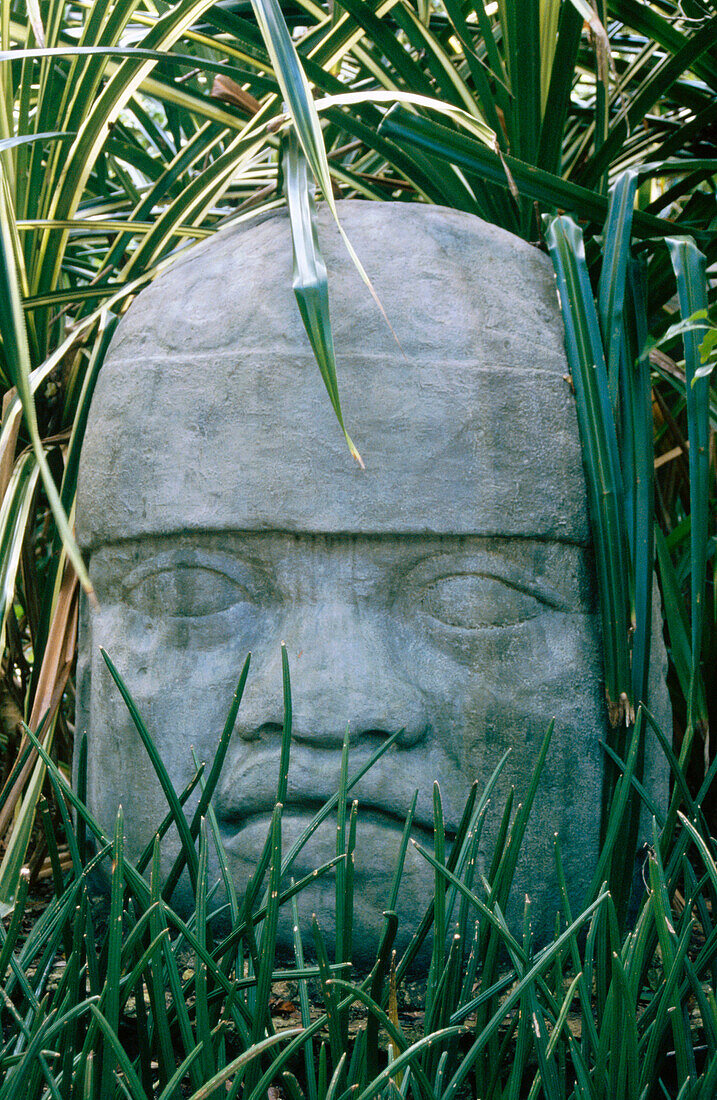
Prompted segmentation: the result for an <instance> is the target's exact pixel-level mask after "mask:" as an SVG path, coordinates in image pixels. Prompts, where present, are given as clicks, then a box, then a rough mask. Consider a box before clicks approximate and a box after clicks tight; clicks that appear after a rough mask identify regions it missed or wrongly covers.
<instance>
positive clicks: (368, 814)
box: [217, 795, 456, 842]
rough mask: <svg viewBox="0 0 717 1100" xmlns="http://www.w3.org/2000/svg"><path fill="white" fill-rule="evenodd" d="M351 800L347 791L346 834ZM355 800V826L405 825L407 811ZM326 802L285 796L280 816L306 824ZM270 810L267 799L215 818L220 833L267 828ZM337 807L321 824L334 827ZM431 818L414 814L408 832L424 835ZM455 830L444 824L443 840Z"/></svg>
mask: <svg viewBox="0 0 717 1100" xmlns="http://www.w3.org/2000/svg"><path fill="white" fill-rule="evenodd" d="M353 801H354V800H353V799H352V798H351V796H350V795H349V797H348V799H347V801H346V835H347V836H348V827H349V815H350V810H351V804H352V802H353ZM355 801H357V802H358V826H359V828H360V826H361V824H369V823H370V824H371V825H374V826H375V825H382V826H384V827H385V826H386V825H387V824H388V825H389V826H390V827H391V828H392V829H393V830H394V831H395V830H396V829H398V830H403V829H404V828H405V825H406V819H407V816H408V815H407V814H405V813H403V812H402V810H399V809H397V808H394V807H391V806H384V805H380V804H376V803H373V802H371V801H369V800H365V799H362V798H357V799H356V800H355ZM325 805H326V802H325V800H323V799H321V798H312V797H310V796H309V797H306V798H301V799H293V800H292V799H287V801H286V802H285V803H284V805H283V811H282V820H283V819H288V818H291V819H292V820H293V821H296V819H297V818H304V819H305V820H306V824H307V825H308V824H309V823H310V822H311V820H312V819H313V818H314V817H315V816H316V815H317V814H318V813H319V811H320V810H321V809H322V808H323V807H324V806H325ZM273 811H274V804H272V803H269V802H267V803H266V805H264V806H262V807H257V808H252V809H251V810H250V811H249V812H241V811H239V810H237V811H236V812H235V813H224V814H222V815H221V816H220V815H217V821H218V824H219V828H220V831H221V832H222V834H223V835H225V836H227V835H231V836H233V835H236V834H237V833H240V832H242V831H243V830H244V829H248V828H250V827H252V826H256V825H258V824H260V823H261V822H264V823H265V825H266V827H267V830H268V828H269V825H270V822H271V817H272V814H273ZM336 812H337V807H334V808H333V809H332V810H331V811H330V813H329V814H328V815H327V817H326V818H325V821H323V822H322V823H321V826H319V827H320V828H321V827H325V825H326V823H328V824H329V826H331V827H332V828H333V827H335V822H336ZM433 830H434V826H433V822H432V821H427V820H425V819H419V817H418V815H415V816H414V818H413V821H412V823H411V833H412V834H415V833H421V834H424V837H425V836H432V835H433ZM455 836H456V833H455V830H454V829H452V828H450V827H446V828H445V837H446V840H447V841H449V842H452V841H453V840H454V839H455Z"/></svg>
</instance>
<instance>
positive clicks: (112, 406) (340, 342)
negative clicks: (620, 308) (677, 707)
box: [78, 203, 664, 943]
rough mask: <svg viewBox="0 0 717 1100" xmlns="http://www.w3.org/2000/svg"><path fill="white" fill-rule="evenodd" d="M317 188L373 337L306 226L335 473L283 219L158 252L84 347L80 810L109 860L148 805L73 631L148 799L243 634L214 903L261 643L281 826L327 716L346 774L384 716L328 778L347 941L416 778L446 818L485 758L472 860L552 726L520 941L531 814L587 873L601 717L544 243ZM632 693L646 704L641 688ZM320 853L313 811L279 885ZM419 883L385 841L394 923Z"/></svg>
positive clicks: (326, 834)
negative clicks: (359, 266) (363, 278)
mask: <svg viewBox="0 0 717 1100" xmlns="http://www.w3.org/2000/svg"><path fill="white" fill-rule="evenodd" d="M342 205H343V207H344V209H343V211H342V215H343V219H344V222H345V224H346V227H347V229H348V232H349V235H350V237H351V239H352V241H353V243H354V244H355V246H356V248H357V250H358V252H359V254H360V255H361V256H362V258H363V260H364V262H365V266H366V268H367V269H368V270H369V272H370V273H371V276H372V278H373V279H374V282H375V285H376V287H377V290H378V292H379V295H380V296H381V299H382V301H383V302H384V304H385V307H386V309H387V311H388V313H389V316H390V317H391V321H392V323H393V325H394V328H395V329H396V331H397V333H398V337H399V339H400V341H401V345H402V348H403V353H404V354H402V353H401V351H400V350H399V349H398V347H397V346H396V344H395V342H394V340H393V337H392V336H391V334H390V332H388V330H387V329H386V328H385V326H384V323H383V321H382V320H381V318H380V316H379V315H377V313H376V310H375V306H374V305H373V303H372V301H371V299H370V297H369V296H368V294H367V293H366V292H364V290H363V288H362V287H361V284H360V283H359V282H358V280H357V277H356V276H355V273H354V272H353V270H352V268H351V264H350V261H349V260H348V258H345V257H344V255H343V253H342V251H341V246H340V244H339V242H338V241H337V239H336V238H335V236H334V234H333V233H332V232H331V227H330V226H329V224H328V221H327V219H326V217H325V216H323V215H322V227H323V229H322V242H323V246H324V250H325V255H326V259H327V265H328V267H329V272H330V286H331V294H332V309H333V317H334V324H335V329H336V342H337V351H338V358H339V365H340V371H341V374H340V381H341V386H342V396H343V401H344V408H345V414H346V418H347V421H348V423H349V424H350V425H351V428H352V434H353V435H354V438H355V439H356V442H357V444H358V446H359V449H360V450H361V451H362V453H363V455H364V457H365V460H366V467H367V468H366V470H365V471H361V470H360V469H359V468H358V467H357V466H356V465H355V464H354V463H353V462H352V460H351V459H350V457H349V455H348V452H347V451H346V448H345V445H344V443H343V440H342V438H341V436H340V432H339V430H338V428H337V426H336V424H335V421H334V420H333V414H332V412H331V409H330V406H329V402H328V399H327V397H326V395H325V392H324V391H323V384H322V382H321V379H320V376H319V373H318V370H317V368H316V366H315V364H314V362H313V360H312V355H311V351H310V349H309V347H308V344H307V341H306V338H305V336H304V334H303V332H302V329H301V322H300V320H299V318H298V312H297V310H296V307H295V305H294V302H293V298H292V294H291V283H290V273H291V246H290V239H289V230H288V224H287V221H286V219H285V217H284V216H281V215H279V216H274V217H271V218H269V219H267V220H265V221H264V222H262V223H260V224H259V225H258V226H255V227H253V228H251V229H249V230H232V231H229V232H228V233H225V234H223V235H221V236H220V237H219V238H218V239H217V240H215V241H214V242H212V243H211V244H210V245H208V246H207V247H205V248H204V249H202V250H197V251H196V252H194V253H193V254H192V257H191V258H188V259H187V260H186V261H182V262H180V263H179V264H177V265H176V266H175V267H174V268H173V269H172V271H170V273H169V274H168V275H166V276H164V277H162V278H160V279H159V280H157V282H156V283H155V284H154V286H153V287H152V288H151V289H149V290H148V291H146V292H144V293H143V294H142V295H141V296H140V298H139V299H138V300H137V302H136V303H135V304H134V305H133V307H132V309H131V311H130V312H129V314H128V316H127V318H126V319H125V320H124V322H123V323H122V325H121V327H120V329H119V331H118V334H117V336H116V337H115V340H114V343H113V347H112V349H111V351H110V353H109V356H108V359H107V361H106V364H105V366H104V368H103V371H102V374H101V377H100V380H99V383H98V387H97V392H96V395H95V399H94V403H93V407H92V413H91V418H90V424H89V426H88V434H87V441H86V445H85V449H84V452H83V466H82V469H81V473H80V488H79V505H78V530H79V535H80V538H81V541H82V543H83V545H84V547H85V548H86V550H87V551H88V553H89V558H90V571H91V576H92V579H93V582H94V584H95V587H96V591H97V596H98V599H99V602H100V610H99V611H96V612H94V613H92V614H90V612H89V609H87V608H85V613H84V618H83V622H82V627H81V649H82V657H81V667H80V675H79V677H78V680H79V692H78V728H79V729H80V730H81V729H82V728H86V729H87V730H88V731H89V740H90V754H89V800H90V804H91V805H92V806H93V808H94V809H95V810H96V812H97V813H98V815H99V816H100V818H101V819H103V820H104V821H105V822H109V821H111V820H112V818H113V817H114V814H115V812H116V807H117V804H118V803H119V802H122V803H123V805H124V808H125V818H126V823H127V833H128V844H129V847H130V849H131V850H138V849H139V848H140V847H141V846H143V844H144V843H145V842H146V840H147V839H148V837H149V836H150V835H151V832H152V829H153V826H155V825H156V823H157V822H158V821H159V820H160V819H161V818H162V817H163V815H164V813H165V812H166V809H165V807H164V804H163V799H162V796H161V792H160V791H159V789H158V785H157V783H156V781H155V779H154V778H153V774H152V772H151V768H150V766H149V762H148V761H147V760H146V759H145V756H144V750H143V749H142V747H141V745H140V743H139V741H138V738H137V736H136V734H135V732H134V730H133V727H132V723H131V720H130V718H129V716H128V714H127V712H126V710H125V707H124V704H123V703H122V700H121V699H120V698H119V695H118V693H117V692H116V690H115V689H114V687H113V686H112V684H111V681H110V678H109V675H108V673H107V671H106V669H105V667H104V663H103V661H102V659H101V656H100V654H99V646H100V645H101V646H104V647H105V649H107V651H108V652H109V653H110V655H111V657H112V659H113V661H114V662H115V664H116V665H117V667H118V669H119V671H120V673H121V674H122V676H123V677H124V678H125V679H126V682H127V684H128V686H129V688H130V691H131V692H132V695H133V697H134V699H135V701H136V703H137V705H138V707H139V709H140V712H141V713H142V714H143V716H144V718H145V721H146V723H147V725H148V727H149V728H150V730H151V731H152V733H153V735H154V737H155V739H156V742H157V744H158V747H159V749H160V752H161V753H162V755H163V758H164V759H165V761H166V762H167V764H168V767H169V769H170V773H171V774H172V777H173V779H174V781H175V784H176V785H177V787H179V788H181V787H182V786H183V785H184V784H185V783H186V782H187V780H188V779H189V777H190V775H191V773H192V763H191V756H190V746H194V748H195V750H196V753H197V755H198V757H199V758H200V759H201V760H207V761H210V760H211V758H212V755H213V752H214V747H215V744H216V741H217V738H218V736H219V733H220V731H221V728H222V726H223V723H224V719H225V716H226V713H227V711H228V708H229V705H230V702H231V698H232V694H233V691H234V688H235V686H236V681H237V678H238V674H239V671H240V668H241V665H242V662H243V659H244V657H245V655H246V653H247V652H248V651H251V653H252V668H251V672H250V676H249V681H248V684H247V689H246V693H245V698H244V702H243V704H242V707H241V709H240V712H239V719H238V724H237V728H236V732H235V735H234V739H233V742H232V745H231V747H230V750H229V755H228V759H227V764H226V768H225V773H224V775H223V777H222V780H221V782H220V787H219V789H218V794H217V798H216V805H215V808H216V813H217V818H218V821H219V824H220V827H221V830H222V833H223V836H224V839H225V843H226V848H227V853H228V856H229V861H230V866H231V870H232V873H233V876H234V879H235V882H236V885H237V888H238V889H239V890H240V891H241V888H242V886H243V884H244V883H245V882H246V880H247V877H248V875H249V874H250V873H251V870H252V869H253V865H254V862H255V860H256V859H257V857H258V855H259V853H260V851H261V849H262V846H263V843H264V840H265V837H266V832H267V828H268V824H269V819H270V815H271V810H272V807H273V802H274V798H275V792H276V788H277V782H278V769H279V746H280V740H281V723H282V717H283V712H282V699H281V660H280V643H281V641H282V640H284V641H285V642H286V644H287V646H288V651H289V656H290V662H291V669H292V687H293V707H294V720H293V744H292V750H291V752H292V760H291V768H290V773H289V794H288V799H287V806H286V809H285V813H284V818H283V821H284V838H285V842H286V843H287V845H288V844H289V843H291V842H292V841H293V840H294V839H295V837H296V836H297V835H298V833H299V832H301V830H302V829H303V828H304V827H305V825H306V824H307V823H308V821H309V820H310V818H311V817H312V816H313V814H314V812H315V811H316V809H317V808H318V807H319V806H320V805H321V804H322V803H323V802H324V801H325V800H326V799H327V798H328V797H329V796H330V795H331V794H332V793H333V792H334V791H335V790H336V788H337V786H338V776H339V766H340V755H341V743H342V740H343V736H344V732H345V730H346V727H347V725H348V726H349V728H350V731H351V744H352V752H351V766H352V770H356V769H357V768H358V766H359V765H360V764H361V763H362V762H363V761H364V760H365V759H366V758H367V757H368V755H370V754H371V753H372V752H373V751H374V750H375V748H376V747H377V746H378V745H379V744H380V743H381V742H382V741H383V740H384V739H385V738H386V737H387V736H388V735H389V734H390V733H392V732H394V731H395V730H397V729H404V731H405V732H404V733H403V734H402V735H401V737H400V739H399V743H398V745H397V746H396V747H394V748H393V749H392V750H391V751H390V752H389V753H388V754H387V755H385V756H384V757H382V759H381V761H380V762H379V764H378V765H377V766H376V767H375V768H374V769H373V770H372V771H371V772H370V773H369V774H368V776H367V777H366V779H365V780H364V781H362V783H361V785H360V787H359V788H357V797H358V799H359V805H360V809H359V825H358V842H357V848H356V852H357V855H356V900H355V906H356V913H355V917H356V933H355V934H356V940H357V942H359V943H360V942H361V941H362V938H363V940H364V941H365V942H366V943H368V942H370V940H371V937H372V935H373V934H374V931H375V929H376V927H377V926H378V925H379V923H380V919H381V918H380V914H381V911H382V910H383V909H384V908H385V907H386V905H387V903H388V896H389V892H390V884H391V879H392V875H393V870H394V866H395V860H396V857H397V853H398V845H399V841H400V836H401V832H402V826H403V820H404V818H405V815H406V812H407V810H408V808H409V805H410V803H411V800H412V797H413V794H414V791H415V790H416V789H417V790H418V791H419V795H418V808H417V814H416V823H417V827H416V838H417V839H418V840H419V841H420V842H423V843H428V844H430V843H431V840H430V831H429V830H430V829H431V823H432V815H433V784H434V781H436V780H438V782H439V784H440V790H441V795H442V799H443V805H444V813H445V819H446V825H447V829H448V831H449V833H450V832H451V831H452V830H454V829H455V827H456V824H457V820H458V818H459V816H460V812H461V809H462V806H463V803H464V800H465V797H466V795H467V793H468V789H469V786H470V784H471V782H472V781H473V780H474V779H478V780H479V781H481V782H483V783H484V782H486V781H487V779H488V777H489V776H490V774H491V773H492V771H493V769H494V768H495V766H496V764H497V763H498V761H499V759H500V758H501V757H502V755H503V753H504V752H505V750H506V749H507V748H510V749H511V750H512V754H511V758H510V760H509V762H508V764H507V766H506V769H505V772H504V776H503V779H502V780H501V783H500V784H499V788H498V792H499V793H498V794H497V795H496V797H495V800H494V803H495V804H496V805H497V807H498V808H497V809H496V810H495V812H494V813H493V815H492V816H491V817H489V821H488V824H487V825H486V829H485V834H484V835H485V838H486V839H485V844H484V848H485V850H486V851H489V850H490V842H491V837H494V835H495V830H496V828H497V824H498V821H499V816H500V810H501V808H502V806H501V801H502V800H501V794H502V795H505V793H506V791H507V789H508V787H509V785H510V784H514V785H515V786H516V788H517V794H518V797H520V795H522V793H523V792H524V790H525V788H526V786H527V783H528V779H529V776H530V774H531V771H532V768H533V765H534V761H535V755H536V753H537V750H538V748H539V745H540V742H541V740H542V737H543V735H544V733H545V730H546V729H547V726H548V723H549V721H550V719H551V718H552V717H553V716H555V718H556V732H555V738H554V742H553V747H552V751H551V756H550V760H549V763H548V766H547V769H546V775H545V781H544V783H543V786H542V789H541V795H540V796H539V798H538V801H537V804H536V808H535V812H534V816H533V824H532V826H531V828H530V829H529V835H528V838H527V842H526V855H525V858H524V860H523V861H522V862H521V865H520V866H519V870H518V874H517V883H518V886H517V892H518V893H522V892H525V891H527V892H529V893H530V895H531V899H532V901H533V911H534V913H536V922H535V923H536V925H537V927H538V930H540V928H543V929H545V930H549V929H550V928H551V926H552V923H553V919H554V909H553V908H552V902H553V901H554V900H555V896H556V894H555V883H554V874H553V856H552V839H553V833H554V832H558V834H559V836H560V841H561V847H562V852H563V856H564V860H565V864H566V867H567V873H568V877H569V881H570V882H571V886H572V888H573V893H574V895H575V897H576V898H578V899H580V895H581V892H582V890H583V889H584V887H585V886H586V884H587V883H588V881H589V879H590V877H591V874H592V870H593V866H594V859H595V855H596V846H597V833H598V820H599V802H600V784H601V779H602V761H601V752H600V749H599V745H598V741H599V739H600V738H602V737H603V736H604V733H605V722H606V714H605V704H604V700H603V692H602V686H601V659H602V658H601V650H600V639H599V625H598V619H597V614H596V610H597V609H596V597H595V590H594V580H593V572H592V562H591V551H590V549H589V535H588V523H587V514H586V500H585V486H584V481H583V474H582V467H581V459H580V447H579V440H578V431H577V423H576V418H575V411H574V406H573V398H572V394H571V391H570V388H569V386H568V384H567V382H566V380H565V378H564V376H565V375H566V374H567V368H566V364H565V360H564V354H563V349H562V329H561V324H560V320H559V314H558V307H557V303H556V302H555V293H554V287H553V281H552V275H551V272H550V268H549V265H548V262H547V260H546V259H545V257H543V256H541V255H540V254H538V253H537V252H536V251H535V250H533V249H531V248H529V247H528V246H527V245H524V244H523V243H522V242H520V241H517V240H515V239H514V238H512V237H510V236H509V235H508V234H505V233H503V232H502V231H499V230H496V229H492V228H489V227H488V226H485V225H484V224H483V223H481V222H480V221H478V220H477V219H475V218H471V217H469V216H468V215H464V214H456V213H450V212H447V211H443V210H440V209H436V208H426V207H413V206H403V205H402V206H378V205H377V204H370V203H349V204H342ZM387 241H391V242H392V248H391V254H390V255H388V256H387V255H386V251H387V250H386V242H387ZM655 682H656V684H659V677H658V678H657V679H656V680H655ZM658 695H659V698H658V700H657V705H658V708H659V707H660V706H662V705H663V703H664V685H662V687H661V688H659V690H658ZM648 782H649V770H648ZM334 850H335V822H328V823H327V825H326V827H325V828H324V830H323V831H320V832H319V834H317V837H316V838H315V840H314V841H313V842H312V844H311V845H310V846H309V847H308V848H307V849H306V850H305V852H304V853H303V854H302V855H301V856H300V858H299V860H298V862H297V864H296V865H295V867H294V870H293V874H294V876H295V877H297V878H298V877H300V876H301V875H302V874H305V873H307V872H308V871H309V870H310V869H311V868H312V867H313V866H315V865H316V864H317V863H319V862H323V861H324V860H327V859H330V858H331V856H332V855H333V854H334ZM432 878H433V872H432V871H431V869H430V868H429V867H428V866H427V865H426V864H425V863H423V861H422V860H421V859H420V857H419V856H418V855H417V854H415V853H414V852H409V855H408V858H407V863H406V872H405V885H404V888H403V890H402V892H401V895H400V906H401V910H400V915H401V916H402V918H403V921H404V924H405V926H406V927H410V926H415V924H416V922H417V920H418V919H419V918H420V915H421V913H422V911H423V907H424V906H425V904H426V900H427V893H428V891H429V890H430V884H431V882H432ZM332 896H333V884H332V881H331V879H330V878H326V879H324V880H321V881H320V882H318V883H317V884H316V886H314V887H312V888H311V890H309V891H307V893H306V894H305V895H303V896H302V905H303V909H304V911H305V912H306V913H307V914H310V913H311V912H312V911H316V912H317V913H319V915H320V919H321V922H322V924H323V925H324V926H329V931H330V923H331V922H330V918H329V916H328V915H327V914H328V911H329V909H330V908H331V899H332ZM517 904H518V907H520V905H521V904H522V903H521V901H520V899H519V901H518V903H517Z"/></svg>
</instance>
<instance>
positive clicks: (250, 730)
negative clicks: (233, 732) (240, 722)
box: [238, 722, 284, 742]
mask: <svg viewBox="0 0 717 1100" xmlns="http://www.w3.org/2000/svg"><path fill="white" fill-rule="evenodd" d="M283 728H284V727H283V726H282V724H281V723H280V722H262V724H261V725H260V726H244V727H241V728H240V729H239V731H238V733H239V736H240V738H241V739H242V741H247V742H250V741H263V740H268V739H269V738H271V737H276V736H277V735H278V736H279V737H280V736H281V734H282V731H283Z"/></svg>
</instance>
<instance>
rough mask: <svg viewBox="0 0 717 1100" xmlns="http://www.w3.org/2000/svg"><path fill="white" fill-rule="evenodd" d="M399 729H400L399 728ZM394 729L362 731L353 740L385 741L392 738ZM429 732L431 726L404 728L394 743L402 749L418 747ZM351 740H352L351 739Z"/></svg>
mask: <svg viewBox="0 0 717 1100" xmlns="http://www.w3.org/2000/svg"><path fill="white" fill-rule="evenodd" d="M399 729H400V727H399ZM395 732H396V730H395V729H393V730H388V729H383V728H372V729H363V730H361V731H360V732H359V733H358V734H357V735H356V738H355V740H356V741H359V740H364V739H366V738H376V739H377V740H380V741H387V740H388V738H389V737H393V735H394V733H395ZM430 732H431V726H430V724H429V725H425V726H413V725H411V726H406V727H405V728H404V729H402V730H401V732H400V733H399V736H398V738H397V740H396V743H397V744H398V745H400V746H401V747H402V748H404V749H410V748H413V746H414V745H420V744H421V742H422V741H426V740H427V739H428V735H429V734H430ZM352 740H354V739H353V738H352Z"/></svg>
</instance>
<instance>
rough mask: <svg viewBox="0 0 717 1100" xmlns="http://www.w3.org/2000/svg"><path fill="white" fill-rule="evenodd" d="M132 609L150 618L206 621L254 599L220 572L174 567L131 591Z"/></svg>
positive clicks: (148, 577) (140, 582)
mask: <svg viewBox="0 0 717 1100" xmlns="http://www.w3.org/2000/svg"><path fill="white" fill-rule="evenodd" d="M127 599H128V601H129V603H130V604H131V606H132V607H134V608H136V609H137V610H138V611H142V612H144V613H145V614H146V615H152V616H162V617H167V616H168V617H171V618H180V619H185V618H186V619H189V618H192V619H196V618H204V617H205V616H207V615H216V614H217V613H219V612H221V611H227V610H228V609H229V608H230V607H233V606H234V605H235V604H237V603H239V602H242V601H247V600H248V599H250V596H249V593H248V592H247V590H246V588H244V586H243V585H241V584H239V583H238V582H237V581H235V580H233V579H232V578H231V577H228V576H227V574H226V573H222V572H220V571H219V570H216V569H208V568H207V567H206V566H198V565H172V566H167V567H165V568H162V569H157V570H155V571H154V572H152V573H148V574H147V575H145V576H144V577H142V578H141V579H140V580H138V581H137V582H136V583H135V584H133V585H132V586H131V587H129V588H128V590H127Z"/></svg>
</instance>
